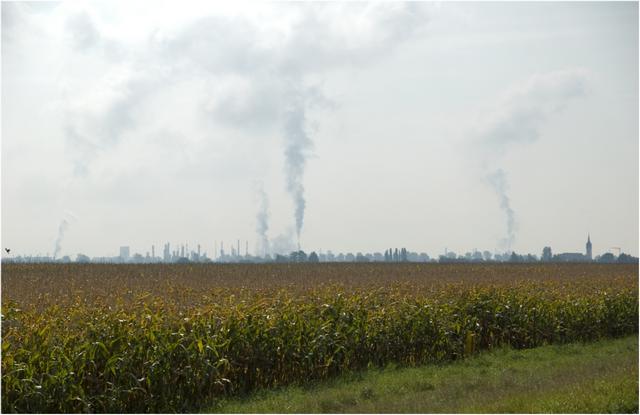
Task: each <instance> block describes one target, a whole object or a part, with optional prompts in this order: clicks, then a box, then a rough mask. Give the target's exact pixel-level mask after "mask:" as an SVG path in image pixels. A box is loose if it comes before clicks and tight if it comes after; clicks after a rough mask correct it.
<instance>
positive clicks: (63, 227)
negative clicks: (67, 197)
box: [53, 210, 78, 259]
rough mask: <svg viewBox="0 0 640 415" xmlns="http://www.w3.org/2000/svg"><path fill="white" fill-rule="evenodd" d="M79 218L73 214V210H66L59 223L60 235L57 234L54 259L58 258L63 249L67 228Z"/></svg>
mask: <svg viewBox="0 0 640 415" xmlns="http://www.w3.org/2000/svg"><path fill="white" fill-rule="evenodd" d="M77 220H78V218H77V217H76V215H74V214H73V212H71V211H68V210H67V211H65V212H64V216H63V218H62V220H61V221H60V224H59V225H58V235H57V236H56V241H55V246H54V248H53V259H56V257H57V256H58V254H59V253H60V251H61V250H62V241H63V240H64V235H65V233H66V232H67V229H69V225H70V224H71V223H73V222H75V221H77Z"/></svg>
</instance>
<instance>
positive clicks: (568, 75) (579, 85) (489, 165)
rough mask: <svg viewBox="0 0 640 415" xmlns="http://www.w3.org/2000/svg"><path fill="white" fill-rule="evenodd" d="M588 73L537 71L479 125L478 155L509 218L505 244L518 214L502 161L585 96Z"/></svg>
mask: <svg viewBox="0 0 640 415" xmlns="http://www.w3.org/2000/svg"><path fill="white" fill-rule="evenodd" d="M587 75H588V74H587V73H586V72H585V71H584V70H581V69H572V70H562V71H556V72H549V73H545V74H536V75H534V76H532V77H531V78H529V79H528V80H526V81H525V82H523V83H522V84H520V85H517V86H516V87H514V88H512V89H511V90H510V91H508V92H507V93H506V94H505V95H503V96H502V99H501V100H500V101H499V102H498V104H497V105H496V106H495V107H494V108H493V109H492V111H489V112H488V113H486V114H483V115H484V116H483V121H482V122H481V123H480V125H479V126H478V127H477V130H478V132H479V133H478V134H479V135H478V139H477V142H476V144H477V146H476V147H475V151H474V158H477V159H479V160H480V162H481V164H482V166H483V167H482V168H483V170H484V174H483V177H484V178H485V180H486V182H487V183H488V184H489V186H491V188H492V189H493V190H494V191H495V193H496V195H497V196H498V199H499V204H500V209H501V210H502V212H503V213H504V216H505V220H506V236H505V237H504V238H503V239H502V241H501V245H503V248H506V249H507V250H511V247H512V246H513V244H514V242H515V238H516V228H517V226H516V214H515V211H514V210H513V208H512V207H511V201H510V198H509V194H508V189H509V186H508V180H507V176H508V175H507V172H506V171H504V170H503V169H502V168H500V167H497V168H496V167H495V166H496V165H497V164H499V162H500V160H501V159H502V157H503V156H504V155H505V154H506V153H507V151H508V150H509V149H510V148H511V147H512V146H514V145H520V144H525V143H532V142H534V141H536V140H537V139H538V138H539V136H540V129H541V128H542V126H543V125H544V123H545V122H546V121H547V119H549V118H551V117H552V116H555V115H557V114H559V113H560V112H562V111H563V110H564V108H565V107H566V106H567V105H568V103H569V102H570V101H571V100H573V99H575V98H577V97H581V96H584V94H585V93H586V87H587V78H588V77H587Z"/></svg>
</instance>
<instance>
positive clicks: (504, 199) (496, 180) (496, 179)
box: [487, 169, 516, 251]
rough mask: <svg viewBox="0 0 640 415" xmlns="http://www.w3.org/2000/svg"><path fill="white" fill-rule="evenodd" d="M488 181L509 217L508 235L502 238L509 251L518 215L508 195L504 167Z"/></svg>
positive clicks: (503, 244) (504, 246)
mask: <svg viewBox="0 0 640 415" xmlns="http://www.w3.org/2000/svg"><path fill="white" fill-rule="evenodd" d="M487 181H488V182H489V184H490V185H491V187H493V189H494V190H495V191H496V194H497V195H498V198H499V199H500V209H501V210H502V211H503V212H504V214H505V217H506V219H507V236H506V237H505V238H504V239H502V241H501V245H502V246H503V248H505V249H506V250H507V251H510V250H511V245H513V242H514V241H515V239H516V217H515V213H514V211H513V209H512V208H511V201H510V200H509V196H508V195H507V190H508V188H509V186H508V184H507V176H506V174H505V172H504V170H502V169H497V170H496V171H494V172H493V173H491V174H489V175H488V176H487Z"/></svg>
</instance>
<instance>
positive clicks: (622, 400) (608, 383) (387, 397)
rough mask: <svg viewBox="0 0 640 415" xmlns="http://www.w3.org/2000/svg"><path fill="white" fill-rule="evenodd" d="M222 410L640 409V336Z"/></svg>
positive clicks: (354, 377) (488, 356)
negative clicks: (639, 401)
mask: <svg viewBox="0 0 640 415" xmlns="http://www.w3.org/2000/svg"><path fill="white" fill-rule="evenodd" d="M206 412H224V413H638V336H637V335H633V336H629V337H625V338H621V339H614V340H604V341H599V342H594V343H588V344H582V343H575V344H568V345H552V346H543V347H539V348H536V349H529V350H511V349H499V350H494V351H491V352H485V353H482V354H480V355H477V356H475V357H472V358H468V359H464V360H461V361H457V362H454V363H452V364H445V365H428V366H422V367H417V368H396V367H393V366H390V367H388V368H386V369H384V370H376V369H372V370H368V371H364V372H359V373H351V374H347V375H344V376H341V377H338V378H336V379H334V380H331V381H326V382H320V383H315V384H307V385H304V386H293V387H289V388H283V389H279V390H263V391H259V392H257V393H254V394H251V395H249V396H245V397H243V398H236V399H231V400H226V401H223V402H221V403H220V404H218V405H216V406H214V407H209V408H207V409H206Z"/></svg>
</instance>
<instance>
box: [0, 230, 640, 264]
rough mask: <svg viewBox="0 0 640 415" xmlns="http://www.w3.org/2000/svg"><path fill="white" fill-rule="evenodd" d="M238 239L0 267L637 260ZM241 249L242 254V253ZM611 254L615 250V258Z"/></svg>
mask: <svg viewBox="0 0 640 415" xmlns="http://www.w3.org/2000/svg"><path fill="white" fill-rule="evenodd" d="M244 242H245V243H244V246H243V247H241V241H240V240H239V239H238V240H237V241H235V243H231V244H227V245H226V246H227V247H228V249H227V250H225V244H224V242H220V243H219V244H218V242H217V241H216V242H215V244H214V250H213V253H212V254H211V255H209V254H208V253H207V252H206V251H204V250H203V249H202V246H201V245H200V244H199V243H198V244H195V245H192V246H191V247H190V246H189V244H187V243H181V244H176V245H173V246H172V245H171V244H170V243H169V242H167V243H165V244H164V246H163V249H162V254H160V253H159V252H158V253H156V248H155V245H151V247H150V250H149V251H146V252H145V253H144V254H141V253H137V252H136V253H133V254H131V248H130V246H120V247H119V250H118V251H117V252H118V253H119V255H117V256H104V257H89V256H87V255H84V254H82V253H79V254H77V256H76V257H75V258H72V257H70V256H69V255H65V256H62V257H60V258H57V257H51V256H49V255H48V254H47V255H20V254H17V255H16V254H14V253H13V251H12V250H11V249H10V248H5V252H4V256H3V258H2V262H3V263H11V262H15V263H40V262H59V263H71V262H76V263H113V264H127V263H131V264H155V263H166V264H180V263H268V262H311V263H314V262H416V263H427V262H432V263H435V262H438V263H458V262H463V263H464V262H513V263H518V262H599V263H637V262H638V258H637V257H634V256H631V255H628V254H625V253H623V252H622V251H621V249H620V248H619V247H613V248H610V249H609V252H606V253H605V254H603V255H599V256H596V257H595V258H594V257H593V246H592V243H591V235H588V236H587V242H586V244H585V251H584V253H580V252H562V253H558V254H554V253H553V251H552V249H551V247H549V246H546V247H544V248H543V249H542V254H541V255H540V256H537V255H534V254H517V253H516V252H513V251H512V252H502V253H501V252H493V253H492V252H490V251H486V250H485V251H479V250H476V249H474V250H473V251H471V252H466V253H464V254H457V253H456V252H453V251H450V250H447V249H446V248H445V252H444V253H443V254H441V255H438V256H437V257H431V256H429V255H428V254H427V253H425V252H420V253H418V252H413V251H409V250H407V249H406V248H388V249H386V250H385V251H384V252H373V253H363V252H356V253H352V252H346V253H334V252H332V251H331V250H327V251H326V252H324V251H319V252H315V251H314V252H310V253H306V252H304V251H303V250H296V251H292V252H289V253H265V254H264V255H258V254H250V253H249V241H244ZM241 248H243V249H241ZM610 251H616V253H617V254H614V253H613V252H610Z"/></svg>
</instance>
